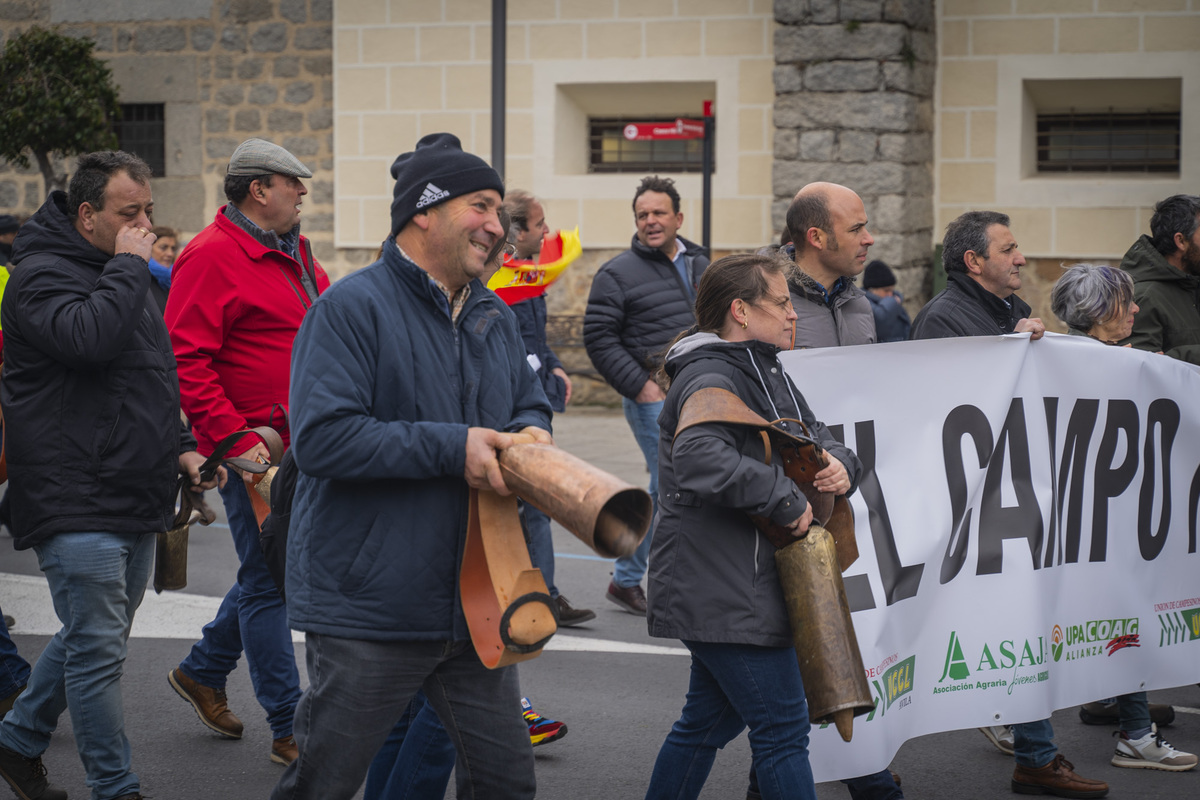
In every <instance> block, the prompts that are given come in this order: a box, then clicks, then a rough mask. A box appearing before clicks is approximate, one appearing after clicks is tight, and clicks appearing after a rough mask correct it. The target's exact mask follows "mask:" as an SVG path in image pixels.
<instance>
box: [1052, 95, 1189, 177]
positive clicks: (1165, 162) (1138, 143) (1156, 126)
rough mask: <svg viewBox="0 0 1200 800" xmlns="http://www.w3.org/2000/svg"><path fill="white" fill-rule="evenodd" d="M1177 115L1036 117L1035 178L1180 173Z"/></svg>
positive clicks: (1115, 113)
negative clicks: (1040, 174)
mask: <svg viewBox="0 0 1200 800" xmlns="http://www.w3.org/2000/svg"><path fill="white" fill-rule="evenodd" d="M1179 134H1180V120H1179V112H1178V111H1167V112H1150V111H1147V112H1142V113H1136V112H1134V113H1130V112H1117V111H1111V110H1110V111H1108V112H1107V113H1075V112H1068V113H1059V114H1044V113H1042V114H1038V117H1037V169H1038V172H1152V173H1174V174H1178V173H1179V141H1180V135H1179Z"/></svg>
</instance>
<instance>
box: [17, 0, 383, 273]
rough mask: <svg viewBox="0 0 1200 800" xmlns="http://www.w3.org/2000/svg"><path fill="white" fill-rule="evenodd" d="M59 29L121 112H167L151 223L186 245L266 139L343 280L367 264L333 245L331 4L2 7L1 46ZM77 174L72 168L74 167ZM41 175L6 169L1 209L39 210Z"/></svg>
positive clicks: (310, 232) (67, 0)
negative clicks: (232, 166) (229, 177)
mask: <svg viewBox="0 0 1200 800" xmlns="http://www.w3.org/2000/svg"><path fill="white" fill-rule="evenodd" d="M35 24H36V25H41V26H43V27H49V26H58V28H59V29H60V30H61V31H62V32H63V33H66V34H68V35H71V36H77V37H80V38H88V39H91V40H92V41H94V42H95V43H96V54H97V55H98V56H99V57H100V58H102V59H104V60H105V61H106V62H107V63H108V65H109V66H110V67H111V68H112V70H113V76H114V81H115V83H116V84H117V86H118V94H119V99H120V102H121V103H123V104H124V103H154V104H157V103H161V104H163V105H164V108H165V133H164V139H165V146H166V165H165V167H166V174H165V176H163V177H160V178H155V179H154V180H153V191H154V199H155V221H156V222H159V223H160V224H164V225H170V226H172V227H175V228H178V229H180V230H181V231H182V232H183V233H184V236H185V238H187V237H189V236H190V235H191V234H194V233H196V232H197V231H199V230H200V229H201V228H203V227H204V226H205V225H207V224H208V223H209V222H211V221H212V216H213V214H214V213H215V211H216V209H217V208H218V207H219V206H220V205H222V204H223V203H224V194H223V192H222V189H221V185H222V181H223V179H224V174H225V167H226V165H227V164H228V163H229V156H230V154H231V153H232V152H233V149H234V148H235V147H236V146H237V145H238V143H239V142H241V141H242V140H244V139H247V138H249V137H251V136H260V137H264V138H268V139H271V140H273V141H275V142H278V143H279V144H281V145H283V146H284V147H286V148H288V149H289V150H291V151H292V152H293V153H295V154H296V155H297V156H298V157H299V158H301V159H302V160H303V161H304V162H305V163H306V164H307V165H308V166H309V167H310V168H311V169H312V172H313V180H312V181H311V182H310V185H309V195H308V197H306V198H305V201H304V208H303V219H304V232H305V235H307V236H308V237H309V238H310V239H312V240H313V245H314V250H315V251H316V254H317V257H318V258H319V259H321V261H322V262H323V263H329V264H331V265H332V266H334V267H335V268H337V267H340V269H335V270H334V271H335V272H337V273H342V272H345V271H346V270H347V269H349V268H351V267H352V266H355V265H360V264H363V263H366V260H367V255H369V254H366V253H361V254H359V253H348V254H339V253H337V252H336V250H335V248H334V245H333V227H334V223H333V208H334V197H333V194H334V192H333V183H334V173H333V168H334V164H333V41H332V25H333V0H139V2H123V1H122V0H12V1H11V2H7V3H4V4H0V33H2V34H3V38H4V40H7V39H8V38H10V37H12V36H14V35H16V34H17V33H19V32H20V31H21V30H23V29H25V28H26V27H28V26H30V25H35ZM67 166H69V165H67ZM43 192H44V189H43V186H42V180H41V177H40V175H39V174H38V173H37V172H36V170H24V171H23V170H18V169H14V168H12V167H11V166H5V167H3V168H2V169H0V206H2V207H4V209H5V210H6V211H9V212H12V213H16V214H21V215H28V214H31V213H32V212H33V211H35V210H36V209H37V207H38V206H39V205H41V201H42V198H43Z"/></svg>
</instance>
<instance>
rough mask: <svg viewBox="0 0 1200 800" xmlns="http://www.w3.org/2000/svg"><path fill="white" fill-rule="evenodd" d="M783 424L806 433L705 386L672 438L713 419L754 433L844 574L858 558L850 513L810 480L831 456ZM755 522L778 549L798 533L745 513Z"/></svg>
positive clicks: (682, 411)
mask: <svg viewBox="0 0 1200 800" xmlns="http://www.w3.org/2000/svg"><path fill="white" fill-rule="evenodd" d="M782 422H787V423H790V424H794V425H796V426H798V427H799V429H800V430H802V431H804V432H805V433H806V434H807V433H808V428H807V427H806V426H805V424H804V423H803V422H802V421H800V420H798V419H777V420H775V421H774V422H768V421H767V420H766V419H764V418H763V417H761V416H759V415H758V414H756V413H755V412H754V411H752V410H751V409H750V407H749V406H747V405H746V404H745V403H744V402H742V399H741V398H740V397H738V396H737V395H736V394H734V393H733V392H730V391H728V390H726V389H720V388H717V387H709V388H707V389H700V390H698V391H696V392H694V393H693V394H692V395H691V396H690V397H689V398H688V399H687V400H686V401H684V404H683V408H681V409H680V411H679V424H678V425H677V426H676V427H675V436H676V437H678V436H679V434H680V433H682V432H683V431H685V430H687V429H688V428H690V427H692V426H694V425H701V424H705V423H716V424H721V425H738V426H741V427H745V428H751V429H753V430H756V431H758V434H759V436H761V437H762V442H763V449H764V453H765V459H764V460H765V461H766V463H768V464H770V463H771V453H772V449H774V450H776V451H778V452H779V455H780V458H781V459H782V461H783V471H784V474H786V475H787V476H788V477H789V478H791V480H792V482H793V483H795V484H796V486H797V487H798V488H799V489H800V491H801V492H803V494H804V496H805V498H807V500H808V503H809V505H810V506H811V507H812V512H813V523H814V524H816V525H821V526H822V527H824V528H826V529H827V530H828V531H829V532H830V534H831V535H832V536H833V539H834V543H835V544H836V546H837V555H838V565H839V566H840V567H841V568H842V571H843V572H844V571H845V570H846V569H847V568H848V567H849V566H850V565H851V564H853V563H854V562H855V561H857V560H858V542H857V541H856V540H855V538H854V512H853V510H852V509H851V508H850V503H849V501H848V500H846V498H845V497H844V496H841V495H833V494H830V493H828V492H822V491H819V490H818V489H817V488H816V487H815V486H814V485H813V480H814V479H815V478H816V475H817V473H818V472H820V471H821V470H822V469H824V468H825V467H826V466H827V465H828V464H829V454H828V453H826V452H825V448H823V447H821V445H820V444H819V443H817V442H816V441H814V440H812V439H810V438H809V437H808V436H807V435H805V436H798V435H796V434H794V433H789V432H788V431H786V430H783V429H782V428H780V427H779V424H780V423H782ZM747 516H749V517H750V521H751V522H753V523H754V526H755V527H756V528H758V529H759V530H760V531H762V533H763V535H764V536H766V537H767V539H768V540H770V542H771V544H773V545H775V547H776V548H782V547H786V546H788V545H789V544H791V543H792V542H794V541H796V537H795V536H793V535H792V533H791V531H789V530H787V529H786V528H785V527H784V526H782V525H778V524H776V523H774V522H772V521H771V520H770V519H768V518H766V517H762V516H758V515H756V514H748V515H747Z"/></svg>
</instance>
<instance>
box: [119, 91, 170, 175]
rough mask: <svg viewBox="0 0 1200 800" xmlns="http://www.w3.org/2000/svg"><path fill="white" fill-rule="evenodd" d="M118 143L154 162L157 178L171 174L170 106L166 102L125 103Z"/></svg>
mask: <svg viewBox="0 0 1200 800" xmlns="http://www.w3.org/2000/svg"><path fill="white" fill-rule="evenodd" d="M113 127H114V129H115V131H116V134H117V146H118V147H120V148H121V149H122V150H124V151H125V152H127V153H133V154H134V155H137V156H139V157H140V158H141V159H142V160H143V161H145V162H146V163H147V164H149V165H150V172H151V174H152V175H153V176H154V177H156V178H162V177H165V176H166V174H167V169H166V165H167V148H166V106H165V105H164V104H163V103H122V104H121V119H120V121H118V122H117V123H116V124H115V125H114V126H113Z"/></svg>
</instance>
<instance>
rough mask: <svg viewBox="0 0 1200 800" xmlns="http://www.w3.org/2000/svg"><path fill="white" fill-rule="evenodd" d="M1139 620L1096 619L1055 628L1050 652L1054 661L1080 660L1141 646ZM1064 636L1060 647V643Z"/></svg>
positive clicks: (1132, 618) (1129, 618) (1135, 618)
mask: <svg viewBox="0 0 1200 800" xmlns="http://www.w3.org/2000/svg"><path fill="white" fill-rule="evenodd" d="M1138 624H1139V620H1138V618H1137V617H1128V618H1124V619H1122V618H1116V619H1093V620H1088V621H1087V622H1084V623H1082V624H1080V625H1067V626H1066V627H1065V628H1059V626H1057V625H1055V626H1054V631H1053V632H1052V634H1051V644H1050V648H1051V649H1050V652H1051V654H1052V655H1053V657H1054V660H1055V661H1059V660H1060V659H1061V660H1063V661H1078V660H1079V659H1081V658H1092V657H1093V656H1098V655H1110V656H1111V655H1112V654H1113V653H1116V652H1117V651H1118V650H1124V649H1125V648H1127V647H1141V646H1142V645H1141V639H1140V635H1139V634H1138ZM1059 637H1061V642H1062V643H1061V644H1058V641H1060V639H1059Z"/></svg>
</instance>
